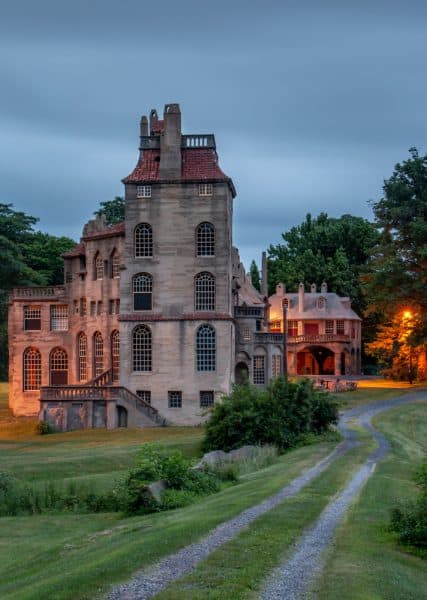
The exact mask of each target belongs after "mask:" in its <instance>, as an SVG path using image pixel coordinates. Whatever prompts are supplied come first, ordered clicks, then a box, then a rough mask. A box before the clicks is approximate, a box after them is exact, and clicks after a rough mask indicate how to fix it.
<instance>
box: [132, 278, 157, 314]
mask: <svg viewBox="0 0 427 600" xmlns="http://www.w3.org/2000/svg"><path fill="white" fill-rule="evenodd" d="M132 291H133V309H134V310H151V308H152V305H153V278H152V277H151V275H149V274H148V273H139V274H138V275H135V277H134V278H133V280H132Z"/></svg>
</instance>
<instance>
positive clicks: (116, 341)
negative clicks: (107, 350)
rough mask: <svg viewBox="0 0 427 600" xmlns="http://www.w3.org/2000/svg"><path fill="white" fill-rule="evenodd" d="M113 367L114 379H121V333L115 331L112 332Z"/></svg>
mask: <svg viewBox="0 0 427 600" xmlns="http://www.w3.org/2000/svg"><path fill="white" fill-rule="evenodd" d="M111 369H112V373H113V381H114V382H115V381H119V379H120V334H119V332H118V331H117V330H116V331H113V333H112V334H111Z"/></svg>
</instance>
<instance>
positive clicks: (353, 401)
mask: <svg viewBox="0 0 427 600" xmlns="http://www.w3.org/2000/svg"><path fill="white" fill-rule="evenodd" d="M390 385H391V384H390ZM414 388H415V386H412V387H409V385H407V386H404V387H402V386H399V387H397V388H382V387H359V389H357V390H356V391H355V392H338V393H334V394H333V396H334V397H335V398H336V399H337V400H338V405H339V408H340V410H346V409H348V408H354V407H356V406H361V405H363V404H370V403H372V402H380V401H386V400H390V398H397V397H398V396H402V395H403V394H407V393H408V392H410V391H412V390H413V389H414Z"/></svg>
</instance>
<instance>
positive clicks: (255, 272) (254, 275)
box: [249, 260, 261, 292]
mask: <svg viewBox="0 0 427 600" xmlns="http://www.w3.org/2000/svg"><path fill="white" fill-rule="evenodd" d="M249 273H250V275H251V281H252V285H253V286H254V288H255V289H256V290H258V291H259V292H260V291H261V276H260V274H259V269H258V266H257V264H256V262H255V261H254V260H253V261H252V262H251V266H250V268H249Z"/></svg>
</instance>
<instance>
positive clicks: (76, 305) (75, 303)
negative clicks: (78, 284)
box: [73, 300, 80, 315]
mask: <svg viewBox="0 0 427 600" xmlns="http://www.w3.org/2000/svg"><path fill="white" fill-rule="evenodd" d="M79 312H80V303H79V301H78V300H73V313H74V314H75V315H78V314H79Z"/></svg>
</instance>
